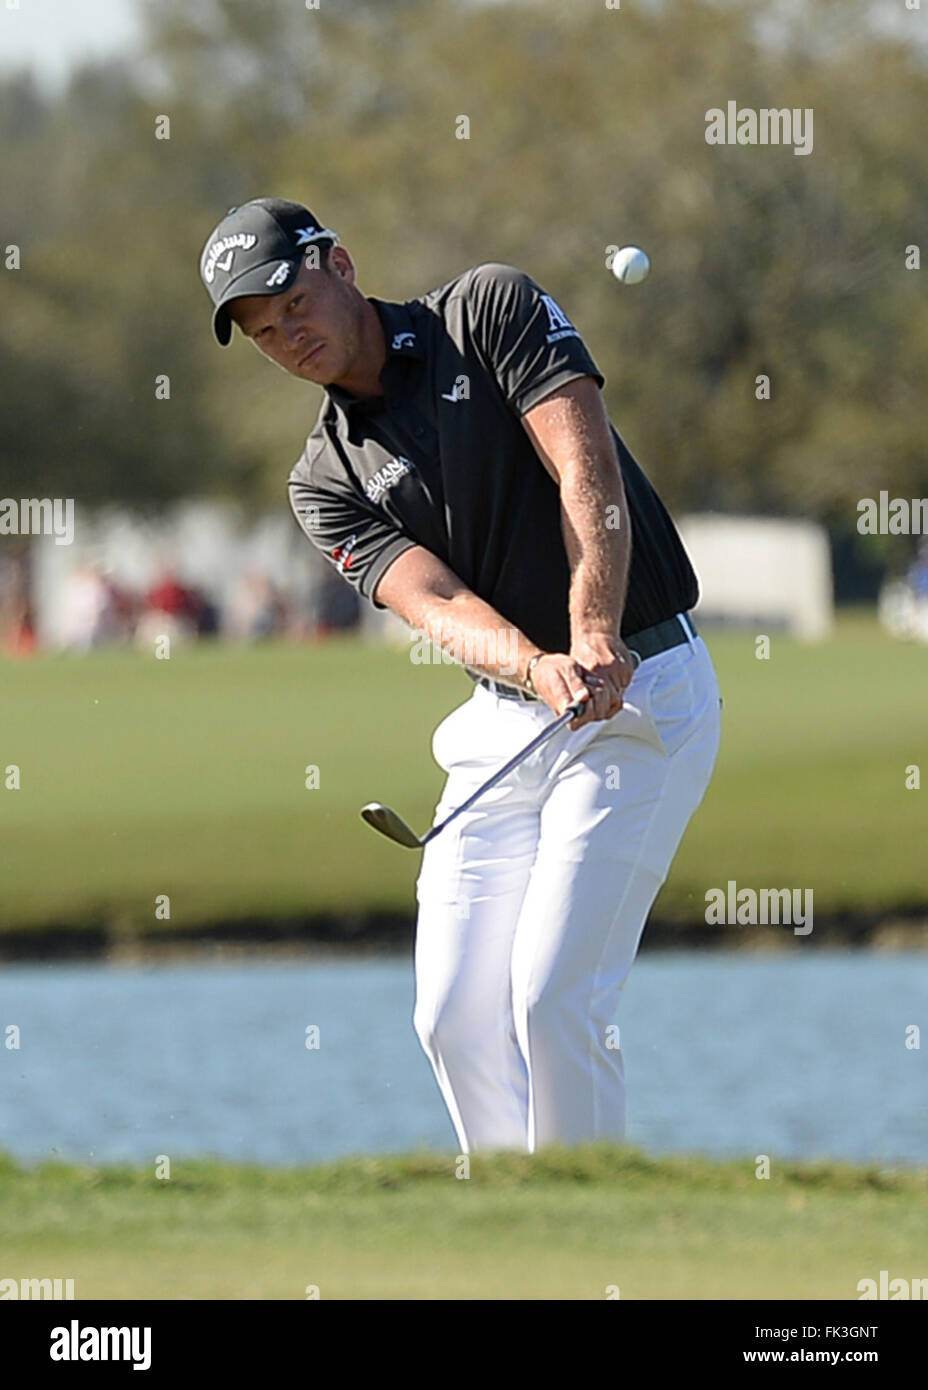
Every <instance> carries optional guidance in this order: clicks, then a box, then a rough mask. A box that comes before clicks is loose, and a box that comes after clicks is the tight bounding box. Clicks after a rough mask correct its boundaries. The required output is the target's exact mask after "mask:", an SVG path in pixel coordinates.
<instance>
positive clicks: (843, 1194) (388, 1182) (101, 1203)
mask: <svg viewBox="0 0 928 1390" xmlns="http://www.w3.org/2000/svg"><path fill="white" fill-rule="evenodd" d="M461 1161H462V1160H461V1158H460V1156H457V1155H450V1154H449V1155H447V1156H445V1155H438V1154H418V1155H408V1156H390V1157H384V1158H364V1159H343V1160H340V1161H338V1162H334V1163H329V1164H325V1165H320V1166H318V1167H312V1168H306V1169H301V1170H296V1169H267V1168H260V1167H256V1166H242V1167H238V1166H235V1165H231V1164H226V1163H220V1162H216V1161H212V1160H198V1161H181V1160H177V1161H175V1162H174V1163H173V1164H172V1167H171V1176H170V1178H169V1179H164V1178H161V1179H159V1178H157V1177H156V1176H155V1164H154V1162H153V1163H152V1166H151V1168H150V1169H148V1170H145V1171H143V1170H140V1169H132V1168H126V1167H118V1168H101V1169H92V1168H80V1167H74V1166H69V1165H63V1164H58V1163H43V1164H41V1165H39V1166H36V1167H33V1168H23V1167H19V1166H17V1165H16V1164H15V1163H14V1162H12V1161H11V1160H8V1159H5V1160H4V1159H0V1252H2V1259H0V1264H2V1268H0V1277H5V1278H9V1277H12V1278H16V1279H20V1278H29V1277H36V1278H38V1277H47V1278H52V1277H59V1278H72V1279H74V1280H75V1293H76V1296H77V1298H79V1299H82V1298H105V1299H136V1298H155V1299H197V1298H220V1299H223V1298H228V1299H238V1298H262V1299H265V1298H266V1299H303V1298H305V1297H306V1296H307V1294H306V1291H307V1288H308V1287H310V1286H315V1287H317V1288H318V1290H319V1295H320V1297H322V1298H330V1299H548V1298H550V1299H555V1298H556V1299H570V1300H574V1299H603V1298H606V1297H607V1296H608V1291H609V1290H610V1289H614V1288H615V1287H617V1288H618V1289H619V1291H620V1297H621V1298H623V1299H640V1298H656V1299H675V1298H697V1299H699V1298H703V1299H745V1298H764V1299H817V1298H838V1299H844V1298H846V1299H856V1298H858V1296H859V1294H858V1290H857V1284H858V1282H859V1281H860V1280H861V1279H864V1278H878V1277H879V1271H880V1270H881V1269H886V1270H889V1271H890V1272H891V1275H892V1277H896V1276H897V1275H901V1276H903V1277H905V1278H917V1277H922V1276H923V1275H924V1274H925V1273H926V1271H925V1270H924V1268H923V1266H924V1251H925V1249H926V1241H928V1171H922V1170H906V1169H899V1170H885V1169H880V1168H878V1167H875V1166H871V1167H853V1166H851V1165H845V1164H835V1163H818V1164H800V1163H782V1164H781V1163H779V1162H778V1161H777V1160H776V1159H774V1161H773V1164H772V1167H771V1172H770V1177H769V1178H768V1179H763V1178H758V1177H757V1176H756V1175H755V1161H754V1158H753V1157H745V1158H744V1159H743V1160H728V1161H722V1162H719V1161H715V1160H710V1159H704V1158H697V1157H692V1158H690V1157H680V1158H676V1157H675V1158H648V1157H646V1156H645V1155H643V1154H641V1153H640V1152H638V1151H636V1150H633V1149H630V1148H628V1147H627V1146H615V1145H601V1144H590V1145H585V1146H582V1147H579V1148H574V1149H562V1148H559V1147H553V1146H552V1147H550V1148H548V1149H545V1150H542V1151H541V1152H540V1153H538V1154H535V1155H526V1154H515V1153H507V1154H491V1155H479V1154H478V1155H474V1156H473V1157H472V1158H471V1160H470V1176H469V1177H466V1178H465V1177H459V1176H457V1174H458V1173H460V1172H461ZM613 1296H614V1295H613Z"/></svg>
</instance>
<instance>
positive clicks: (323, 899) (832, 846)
mask: <svg viewBox="0 0 928 1390" xmlns="http://www.w3.org/2000/svg"><path fill="white" fill-rule="evenodd" d="M709 640H710V646H711V649H712V651H713V655H714V657H715V660H716V664H717V667H718V670H719V676H720V682H721V685H722V690H723V695H724V698H725V712H724V723H725V728H724V744H723V750H722V754H721V757H720V761H719V766H718V770H717V773H716V777H715V780H714V782H713V785H712V788H711V790H710V792H709V795H708V797H707V799H706V801H705V803H704V805H703V807H702V808H701V809H700V811H699V813H698V815H697V817H696V819H695V820H694V822H693V824H692V826H691V827H690V830H689V833H688V835H687V838H686V840H685V841H684V844H683V847H682V849H681V851H680V853H679V855H678V858H677V861H676V863H675V865H674V869H673V873H672V877H671V879H670V880H669V881H668V883H667V885H665V888H664V890H663V892H662V894H661V897H660V899H659V902H658V906H657V909H656V913H657V915H659V916H663V917H664V918H668V919H672V920H678V921H680V920H694V921H695V920H699V919H700V918H701V917H702V914H703V912H704V909H705V899H704V895H705V892H706V889H707V888H710V887H716V886H723V885H724V884H725V883H726V882H727V881H728V880H729V879H735V880H736V881H737V882H738V884H739V886H750V887H755V888H760V887H782V886H792V887H803V888H812V889H813V890H814V902H815V910H816V913H821V914H823V915H824V914H827V913H835V912H841V911H844V910H850V911H854V912H877V913H881V914H882V913H887V914H891V913H892V911H893V910H895V909H904V908H906V907H921V906H925V905H928V880H926V875H925V869H924V861H923V856H922V854H921V851H920V848H919V847H920V846H921V845H924V843H925V841H926V832H928V790H925V791H910V790H906V787H905V768H906V767H907V766H908V765H910V764H913V763H914V764H918V765H920V767H921V769H922V774H923V775H924V774H925V771H926V769H928V732H926V723H925V718H924V709H925V690H926V688H928V682H926V674H928V673H926V667H928V653H926V651H925V650H924V649H923V648H917V647H914V646H911V645H906V644H902V643H898V642H892V641H890V640H888V639H887V638H886V637H885V636H884V635H883V634H882V633H880V631H879V630H878V628H877V627H876V624H875V623H874V622H873V620H872V619H871V618H869V617H860V616H857V617H853V616H852V617H850V618H846V619H845V620H843V622H842V623H841V625H840V627H839V630H838V634H837V635H836V637H835V638H834V639H833V640H832V641H829V642H826V643H823V644H822V645H820V646H817V647H802V646H800V645H797V644H796V643H793V642H790V641H789V640H788V639H786V638H785V637H778V636H776V635H774V636H773V638H772V650H771V658H770V660H769V661H758V660H757V659H756V657H755V654H754V640H753V636H752V635H750V634H743V635H740V634H739V635H736V634H722V635H718V636H713V637H710V639H709ZM0 681H2V687H3V696H2V713H3V718H2V727H0V768H6V767H8V766H9V765H10V764H16V765H17V766H19V767H20V769H21V779H22V787H21V789H20V790H18V791H11V790H6V789H0V837H2V844H3V870H2V875H0V928H3V927H7V928H10V927H17V926H42V925H48V924H59V923H63V924H65V925H68V926H72V925H81V924H90V923H95V922H101V921H105V922H112V921H113V920H118V921H120V922H122V923H123V924H124V925H125V926H126V927H127V928H129V929H133V928H134V929H140V928H144V929H150V930H161V929H164V930H166V931H169V930H170V929H171V927H172V926H174V925H190V924H195V923H200V922H210V921H241V920H244V919H249V918H252V919H253V918H259V919H267V918H274V917H287V916H299V917H303V916H305V915H307V914H309V913H314V912H339V913H357V912H367V911H372V910H386V911H404V912H411V911H412V910H413V907H414V896H413V885H414V880H415V875H416V872H417V868H418V862H419V856H418V855H413V854H410V853H408V852H404V851H402V850H400V849H398V848H396V847H395V846H393V845H391V844H389V843H388V842H387V841H385V840H382V839H380V838H379V837H377V836H376V835H375V834H374V833H373V832H372V831H371V830H369V829H368V828H367V827H365V826H364V825H363V823H362V822H361V820H360V819H359V816H358V810H359V808H360V806H361V805H363V803H364V802H366V801H369V800H372V799H381V800H384V801H387V802H388V803H389V804H391V805H394V806H395V807H396V808H397V810H398V811H399V812H400V813H401V814H402V815H403V816H405V817H406V818H407V819H408V820H409V821H410V822H411V823H412V824H413V825H416V826H423V827H424V826H425V825H427V824H428V822H429V818H430V815H431V810H432V807H433V806H434V804H435V800H436V799H437V796H438V793H439V790H440V786H441V781H442V773H441V771H440V770H439V769H438V768H437V767H436V765H435V764H434V763H433V761H432V758H431V755H430V751H429V740H430V735H431V730H432V729H433V728H434V726H435V724H436V723H437V721H438V720H439V719H440V718H441V717H442V716H443V715H444V714H445V713H446V712H447V711H448V710H449V709H451V708H452V707H453V706H454V705H455V704H457V703H459V702H460V700H461V699H463V698H465V697H466V695H467V694H468V692H469V691H470V688H471V687H470V682H469V681H468V679H467V677H466V676H465V675H464V674H463V673H462V672H461V671H460V670H458V669H456V668H454V667H450V666H442V665H435V666H428V667H425V666H414V665H412V664H411V663H410V661H409V659H408V655H407V653H406V652H403V651H400V652H396V651H392V652H391V651H384V650H381V649H377V648H370V647H366V646H361V645H359V644H357V643H354V642H350V641H348V642H346V641H338V642H330V643H326V644H323V645H320V646H315V647H312V646H283V645H273V646H262V647H253V648H247V649H242V648H236V647H210V646H201V647H199V648H195V649H189V650H178V651H177V652H176V654H175V655H174V656H173V657H172V659H171V660H170V661H156V660H155V659H154V658H152V657H143V656H141V655H139V654H138V653H135V652H130V651H117V652H101V653H96V654H93V655H91V656H89V657H84V658H73V657H61V656H44V657H41V658H38V659H36V660H33V661H28V662H21V663H10V662H5V663H2V665H0ZM308 765H316V766H318V768H319V786H318V788H316V789H314V790H307V789H306V787H305V785H304V779H305V769H306V767H307V766H308ZM160 894H167V895H169V897H170V903H171V918H170V920H169V921H163V922H159V921H158V920H157V919H156V917H155V899H156V897H157V896H158V895H160Z"/></svg>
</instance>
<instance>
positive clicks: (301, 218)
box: [200, 198, 338, 347]
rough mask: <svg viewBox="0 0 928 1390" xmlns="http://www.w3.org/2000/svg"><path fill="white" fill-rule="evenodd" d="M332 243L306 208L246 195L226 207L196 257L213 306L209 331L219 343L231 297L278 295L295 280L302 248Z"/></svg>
mask: <svg viewBox="0 0 928 1390" xmlns="http://www.w3.org/2000/svg"><path fill="white" fill-rule="evenodd" d="M337 241H338V237H337V236H336V234H335V232H333V231H332V230H331V228H328V227H323V226H322V224H321V223H320V222H318V221H317V219H316V218H315V217H313V215H312V213H311V212H310V211H309V210H308V209H307V208H304V207H302V206H301V204H299V203H288V202H286V201H285V200H284V199H283V198H252V200H251V202H249V203H242V205H241V207H237V208H230V209H229V211H228V212H227V213H226V215H225V217H224V218H223V219H222V221H221V222H220V223H219V225H218V226H217V227H216V228H215V229H214V231H212V232H211V233H210V235H209V237H208V239H207V242H206V245H205V246H204V248H203V254H202V256H201V257H200V277H201V279H202V280H203V283H204V285H205V286H206V288H207V290H208V291H209V296H210V298H211V299H212V301H213V304H214V305H215V309H214V312H213V331H214V332H215V334H216V337H217V338H218V339H219V341H220V343H222V345H223V347H225V346H226V344H227V343H228V341H229V339H230V338H231V337H232V320H231V319H230V318H229V313H228V310H227V309H226V307H225V306H226V305H227V304H228V303H229V301H230V300H231V299H241V298H242V296H243V295H246V294H282V293H283V291H284V290H286V289H289V287H290V286H291V285H292V283H293V281H294V280H295V279H296V277H297V274H298V272H299V269H300V265H301V264H302V261H303V258H304V256H305V255H306V250H305V248H306V247H308V246H315V245H322V244H323V243H327V244H328V245H329V246H334V245H335V244H336V242H337Z"/></svg>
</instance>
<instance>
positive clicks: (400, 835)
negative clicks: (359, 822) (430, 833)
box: [361, 801, 423, 849]
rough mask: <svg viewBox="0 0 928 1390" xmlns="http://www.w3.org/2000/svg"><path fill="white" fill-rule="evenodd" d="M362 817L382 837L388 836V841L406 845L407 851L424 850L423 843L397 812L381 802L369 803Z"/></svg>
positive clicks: (363, 810) (362, 811)
mask: <svg viewBox="0 0 928 1390" xmlns="http://www.w3.org/2000/svg"><path fill="white" fill-rule="evenodd" d="M361 815H362V816H363V817H364V819H365V820H366V821H367V823H368V825H372V826H373V827H374V829H375V830H379V831H380V833H381V835H386V837H387V839H388V840H395V841H396V843H397V844H398V845H405V846H406V848H407V849H421V848H422V844H423V841H422V840H420V839H419V836H418V835H417V834H416V833H415V831H413V830H410V828H409V826H408V825H407V824H406V822H405V821H404V820H403V819H402V818H401V817H400V816H398V815H397V814H396V812H395V811H391V810H390V807H389V806H381V804H380V802H379V801H369V802H368V804H367V805H366V806H362V807H361Z"/></svg>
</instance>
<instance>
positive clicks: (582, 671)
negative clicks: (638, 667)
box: [532, 633, 636, 729]
mask: <svg viewBox="0 0 928 1390" xmlns="http://www.w3.org/2000/svg"><path fill="white" fill-rule="evenodd" d="M635 664H636V663H635V658H634V657H633V656H632V655H631V653H630V652H629V650H628V648H627V647H626V645H625V643H624V642H622V641H621V639H617V638H614V637H612V636H611V634H600V633H588V634H585V635H584V636H583V637H582V638H578V639H577V640H575V641H574V642H572V643H571V649H570V652H569V653H565V652H549V653H547V654H546V655H545V656H543V657H541V658H539V660H538V661H536V662H535V665H534V667H533V668H532V684H533V685H534V687H535V690H536V691H537V693H538V695H539V696H540V697H541V699H542V700H544V702H545V704H547V705H549V706H550V707H551V709H553V710H554V713H555V714H563V713H564V711H565V710H566V709H567V707H568V705H572V704H573V703H574V701H575V700H584V701H585V704H586V708H585V709H584V712H583V714H582V715H581V716H580V718H579V719H573V720H571V722H570V724H569V725H568V726H567V727H568V728H570V729H579V728H582V726H583V725H584V724H591V723H593V722H594V721H595V720H598V719H611V718H612V717H613V715H615V714H618V712H619V710H620V709H621V708H622V697H623V693H624V691H625V689H626V687H627V686H628V685H629V684H630V682H631V679H632V676H633V675H634V674H635Z"/></svg>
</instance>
